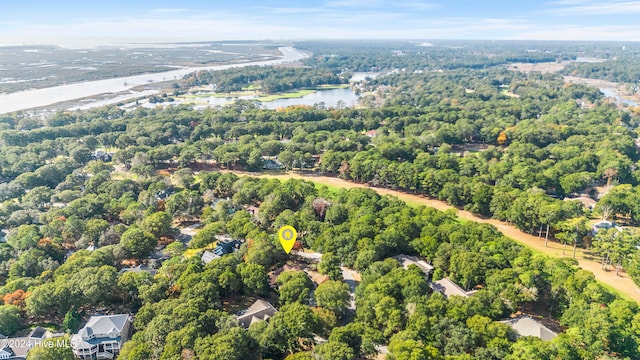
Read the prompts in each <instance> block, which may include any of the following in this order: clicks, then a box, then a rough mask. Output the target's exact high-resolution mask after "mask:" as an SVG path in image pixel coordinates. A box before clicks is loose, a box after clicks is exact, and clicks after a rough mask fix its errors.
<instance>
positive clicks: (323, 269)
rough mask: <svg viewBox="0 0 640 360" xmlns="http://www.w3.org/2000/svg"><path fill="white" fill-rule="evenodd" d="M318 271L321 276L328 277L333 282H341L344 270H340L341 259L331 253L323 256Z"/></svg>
mask: <svg viewBox="0 0 640 360" xmlns="http://www.w3.org/2000/svg"><path fill="white" fill-rule="evenodd" d="M318 271H320V273H321V274H325V275H328V276H329V277H330V278H331V280H341V279H342V270H341V269H340V258H339V257H338V256H335V255H334V254H333V253H330V252H326V253H324V254H322V258H321V259H320V262H319V263H318Z"/></svg>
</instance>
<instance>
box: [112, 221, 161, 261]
mask: <svg viewBox="0 0 640 360" xmlns="http://www.w3.org/2000/svg"><path fill="white" fill-rule="evenodd" d="M120 244H121V245H122V247H123V248H124V249H125V251H126V252H127V253H128V254H129V255H130V256H132V257H134V258H136V259H139V260H142V259H144V258H145V257H147V255H149V253H150V252H151V251H152V250H153V249H154V248H155V247H156V246H157V245H158V239H157V238H156V237H155V236H153V234H151V233H148V232H146V231H144V230H142V229H140V228H136V227H132V228H129V229H127V231H125V232H124V233H123V234H122V238H121V239H120Z"/></svg>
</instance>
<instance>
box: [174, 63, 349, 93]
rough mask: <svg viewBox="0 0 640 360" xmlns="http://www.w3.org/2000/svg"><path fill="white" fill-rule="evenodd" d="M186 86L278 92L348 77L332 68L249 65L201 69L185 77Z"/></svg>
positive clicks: (341, 81) (330, 82) (216, 89)
mask: <svg viewBox="0 0 640 360" xmlns="http://www.w3.org/2000/svg"><path fill="white" fill-rule="evenodd" d="M185 80H186V85H187V86H202V85H215V91H216V92H221V93H229V92H237V91H242V90H248V89H259V90H262V91H264V92H266V93H276V92H282V91H287V90H292V89H302V88H313V87H317V86H319V85H335V84H344V83H346V82H347V81H348V76H345V75H341V74H338V73H336V72H334V71H331V70H330V69H326V68H324V69H306V68H272V67H261V66H249V67H243V68H235V69H234V68H231V69H228V70H219V71H198V72H195V73H192V74H189V75H187V76H185Z"/></svg>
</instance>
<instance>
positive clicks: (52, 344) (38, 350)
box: [27, 337, 75, 360]
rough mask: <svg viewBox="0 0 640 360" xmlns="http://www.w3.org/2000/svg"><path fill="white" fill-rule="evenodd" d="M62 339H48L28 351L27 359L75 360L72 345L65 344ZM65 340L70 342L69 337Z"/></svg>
mask: <svg viewBox="0 0 640 360" xmlns="http://www.w3.org/2000/svg"><path fill="white" fill-rule="evenodd" d="M60 340H61V339H59V338H58V339H46V340H44V341H42V342H41V343H40V344H38V345H36V346H35V347H34V348H32V349H31V350H29V352H27V360H74V359H75V357H74V356H73V351H72V350H71V346H68V345H63V344H62V342H61V341H60ZM64 341H65V342H66V343H67V344H68V343H69V341H70V340H69V338H68V337H65V338H64Z"/></svg>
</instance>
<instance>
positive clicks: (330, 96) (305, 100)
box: [262, 88, 360, 109]
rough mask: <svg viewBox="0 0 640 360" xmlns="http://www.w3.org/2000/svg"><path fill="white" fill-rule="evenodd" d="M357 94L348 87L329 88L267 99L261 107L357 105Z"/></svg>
mask: <svg viewBox="0 0 640 360" xmlns="http://www.w3.org/2000/svg"><path fill="white" fill-rule="evenodd" d="M359 97H360V96H358V95H357V94H356V93H355V92H353V90H351V89H349V88H345V89H331V90H318V91H316V92H315V93H313V94H309V95H305V96H303V97H299V98H295V99H280V100H275V101H269V102H264V103H262V106H263V107H266V108H267V109H277V108H282V107H287V106H294V105H309V106H312V105H315V104H320V103H324V105H325V106H326V107H338V105H339V104H341V105H342V106H344V107H352V106H355V105H358V98H359Z"/></svg>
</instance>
